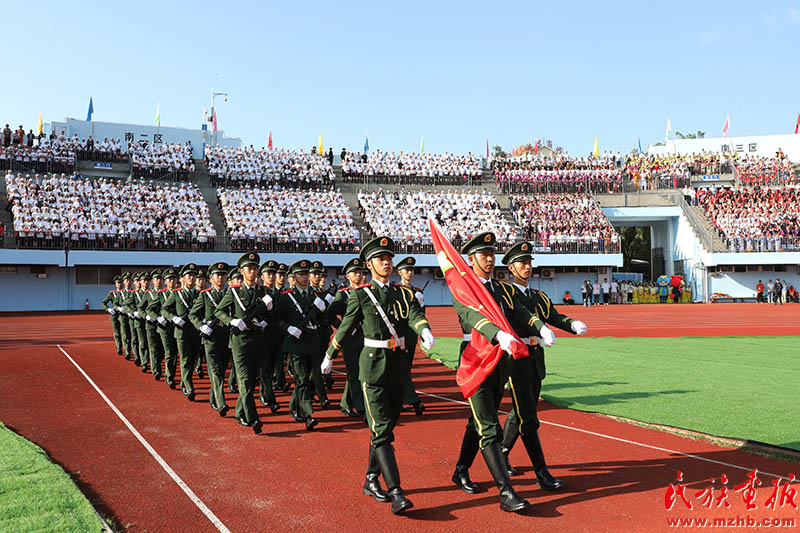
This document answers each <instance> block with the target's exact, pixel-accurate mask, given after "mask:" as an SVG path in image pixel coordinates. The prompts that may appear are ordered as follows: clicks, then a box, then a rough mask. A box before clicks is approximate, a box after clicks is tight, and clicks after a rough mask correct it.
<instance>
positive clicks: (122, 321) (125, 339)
mask: <svg viewBox="0 0 800 533" xmlns="http://www.w3.org/2000/svg"><path fill="white" fill-rule="evenodd" d="M121 279H122V281H123V288H122V290H121V291H120V292H119V294H117V306H116V307H115V309H116V311H117V314H118V315H119V335H120V340H121V341H122V351H123V353H124V354H125V360H130V358H131V356H132V355H133V338H132V336H131V325H130V322H129V317H128V313H127V311H125V300H126V298H127V297H128V290H129V289H127V288H126V287H125V285H124V282H125V280H128V284H129V285H130V281H131V273H130V272H123V273H122V277H121Z"/></svg>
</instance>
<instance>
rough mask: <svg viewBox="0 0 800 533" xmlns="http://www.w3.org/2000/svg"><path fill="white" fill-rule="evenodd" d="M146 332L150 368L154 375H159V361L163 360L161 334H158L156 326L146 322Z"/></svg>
mask: <svg viewBox="0 0 800 533" xmlns="http://www.w3.org/2000/svg"><path fill="white" fill-rule="evenodd" d="M145 332H146V333H147V346H148V349H149V351H150V370H151V371H152V372H153V375H154V376H160V375H161V363H162V361H163V360H164V345H163V344H162V342H161V336H160V335H159V334H158V326H156V325H154V324H151V323H150V322H148V323H147V325H146V326H145Z"/></svg>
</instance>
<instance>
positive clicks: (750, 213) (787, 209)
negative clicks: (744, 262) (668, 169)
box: [697, 187, 800, 252]
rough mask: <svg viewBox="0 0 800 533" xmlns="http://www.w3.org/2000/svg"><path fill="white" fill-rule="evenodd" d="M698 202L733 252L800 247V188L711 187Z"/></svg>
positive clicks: (785, 249)
mask: <svg viewBox="0 0 800 533" xmlns="http://www.w3.org/2000/svg"><path fill="white" fill-rule="evenodd" d="M697 203H698V205H700V206H701V207H702V208H703V210H704V211H705V213H706V216H708V218H709V219H710V220H711V221H712V223H713V224H714V227H715V228H716V229H717V230H718V231H719V232H720V234H721V235H722V236H723V237H724V238H725V240H726V241H727V243H728V247H729V248H730V250H731V251H732V252H780V251H795V250H800V189H797V188H795V187H779V188H760V187H753V188H744V187H741V188H738V189H724V188H716V187H712V188H709V189H699V190H698V191H697Z"/></svg>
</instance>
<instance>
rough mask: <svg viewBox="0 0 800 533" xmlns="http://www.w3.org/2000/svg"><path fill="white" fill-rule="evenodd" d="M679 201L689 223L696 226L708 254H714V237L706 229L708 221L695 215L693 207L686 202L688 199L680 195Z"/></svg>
mask: <svg viewBox="0 0 800 533" xmlns="http://www.w3.org/2000/svg"><path fill="white" fill-rule="evenodd" d="M678 199H679V203H680V206H681V210H682V211H683V214H684V215H686V218H687V219H689V222H690V223H691V224H692V226H694V229H695V231H696V232H697V236H698V237H699V238H700V242H701V243H702V244H703V246H704V247H705V249H706V251H707V252H708V253H711V252H713V251H714V236H713V235H712V234H711V233H710V232H709V231H708V228H707V227H706V224H707V223H708V220H707V219H706V220H701V219H700V217H699V216H698V215H697V213H695V211H694V210H693V209H692V208H691V206H689V204H688V203H687V202H686V198H684V197H683V195H678Z"/></svg>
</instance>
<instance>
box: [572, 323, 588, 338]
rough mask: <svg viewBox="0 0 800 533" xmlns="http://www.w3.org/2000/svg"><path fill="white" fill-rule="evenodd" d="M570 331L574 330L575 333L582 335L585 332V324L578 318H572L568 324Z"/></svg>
mask: <svg viewBox="0 0 800 533" xmlns="http://www.w3.org/2000/svg"><path fill="white" fill-rule="evenodd" d="M570 327H571V328H572V331H574V332H575V334H576V335H578V336H579V337H580V336H583V335H584V334H585V333H586V324H584V323H583V322H581V321H580V320H573V321H572V324H571V325H570Z"/></svg>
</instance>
